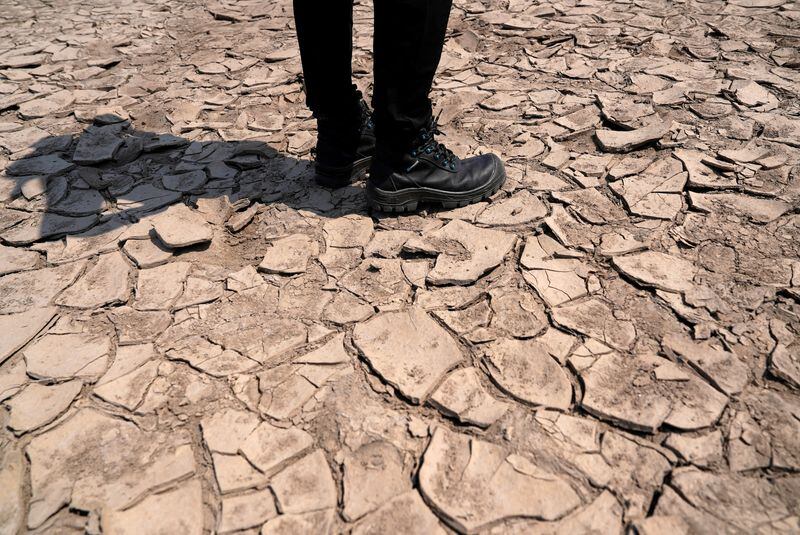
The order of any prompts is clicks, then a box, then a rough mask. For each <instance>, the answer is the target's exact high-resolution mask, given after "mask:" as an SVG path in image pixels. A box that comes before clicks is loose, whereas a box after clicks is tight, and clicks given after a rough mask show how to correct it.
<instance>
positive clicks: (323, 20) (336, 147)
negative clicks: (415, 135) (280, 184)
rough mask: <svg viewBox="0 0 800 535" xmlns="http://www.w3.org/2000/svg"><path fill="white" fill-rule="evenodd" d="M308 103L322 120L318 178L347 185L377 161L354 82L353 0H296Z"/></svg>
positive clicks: (329, 183)
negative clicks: (374, 160) (374, 157)
mask: <svg viewBox="0 0 800 535" xmlns="http://www.w3.org/2000/svg"><path fill="white" fill-rule="evenodd" d="M294 19H295V26H296V28H297V41H298V43H299V45H300V60H301V61H302V64H303V78H304V82H305V90H306V103H307V104H308V107H309V108H310V109H311V111H312V112H313V113H314V117H316V119H317V147H316V151H315V160H316V161H315V165H314V167H315V170H316V175H315V180H316V181H317V182H318V183H320V184H322V185H324V186H329V187H340V186H344V185H347V184H349V183H350V182H351V180H352V179H353V178H355V177H357V176H359V175H361V174H363V173H364V172H365V171H366V169H367V167H369V164H370V162H371V161H372V154H373V152H374V150H375V137H374V134H373V131H372V120H371V115H370V113H369V110H368V109H367V107H366V105H365V104H364V103H363V101H362V98H361V93H360V92H359V91H358V89H357V88H356V86H355V85H354V84H353V80H352V55H353V0H294Z"/></svg>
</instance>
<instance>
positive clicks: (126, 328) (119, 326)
mask: <svg viewBox="0 0 800 535" xmlns="http://www.w3.org/2000/svg"><path fill="white" fill-rule="evenodd" d="M108 317H109V319H110V320H111V322H112V323H113V324H114V327H115V328H116V331H117V339H118V342H119V345H132V344H141V343H144V342H152V341H153V340H155V339H156V337H158V336H159V335H160V334H161V333H163V332H164V331H165V330H166V329H167V327H169V326H170V324H171V323H172V316H171V315H170V313H169V312H167V311H165V310H164V311H161V310H145V311H141V310H136V309H134V308H131V307H128V306H124V307H117V308H113V309H111V310H109V312H108Z"/></svg>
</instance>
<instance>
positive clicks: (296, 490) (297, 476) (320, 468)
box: [270, 449, 337, 514]
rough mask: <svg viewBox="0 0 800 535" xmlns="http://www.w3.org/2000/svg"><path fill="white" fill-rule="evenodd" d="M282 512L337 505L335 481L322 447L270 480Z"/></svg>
mask: <svg viewBox="0 0 800 535" xmlns="http://www.w3.org/2000/svg"><path fill="white" fill-rule="evenodd" d="M270 487H271V488H272V490H273V491H274V492H275V497H276V499H277V500H278V508H279V509H280V511H281V513H283V514H286V513H289V514H299V513H308V512H312V511H319V510H322V509H332V508H335V507H336V502H337V492H336V483H335V482H334V481H333V476H332V475H331V469H330V467H329V466H328V461H326V460H325V455H324V454H323V453H322V450H319V449H317V450H314V451H313V452H312V453H310V454H308V455H306V456H305V457H303V458H302V459H300V460H299V461H297V462H295V463H294V464H292V465H290V466H289V467H288V468H286V469H285V470H283V471H282V472H280V473H278V474H277V475H276V476H274V477H273V478H272V481H270Z"/></svg>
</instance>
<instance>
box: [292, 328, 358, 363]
mask: <svg viewBox="0 0 800 535" xmlns="http://www.w3.org/2000/svg"><path fill="white" fill-rule="evenodd" d="M293 362H294V363H296V364H328V365H333V364H344V363H346V362H350V355H348V354H347V350H345V348H344V333H340V334H337V335H336V336H334V337H333V338H331V339H330V340H329V341H328V342H326V343H325V345H323V346H321V347H319V348H318V349H315V350H314V351H311V352H310V353H306V354H305V355H301V356H299V357H297V358H295V359H294V361H293Z"/></svg>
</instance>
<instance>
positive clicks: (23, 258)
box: [0, 245, 40, 275]
mask: <svg viewBox="0 0 800 535" xmlns="http://www.w3.org/2000/svg"><path fill="white" fill-rule="evenodd" d="M39 258H40V255H39V253H37V252H36V251H28V250H26V249H21V248H17V247H6V246H5V245H0V275H7V274H9V273H14V272H15V271H23V270H26V269H31V268H33V267H35V266H36V264H37V263H38V261H39Z"/></svg>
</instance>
